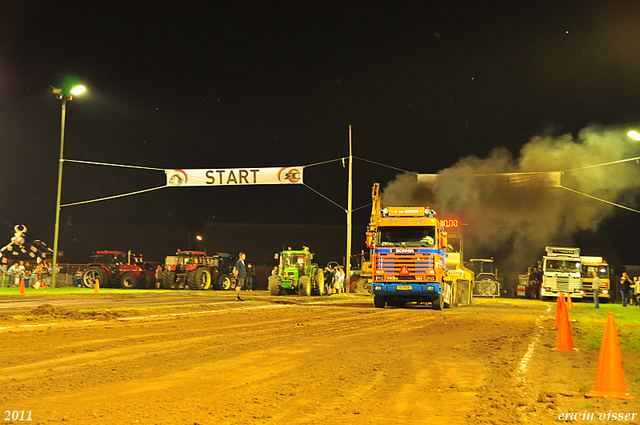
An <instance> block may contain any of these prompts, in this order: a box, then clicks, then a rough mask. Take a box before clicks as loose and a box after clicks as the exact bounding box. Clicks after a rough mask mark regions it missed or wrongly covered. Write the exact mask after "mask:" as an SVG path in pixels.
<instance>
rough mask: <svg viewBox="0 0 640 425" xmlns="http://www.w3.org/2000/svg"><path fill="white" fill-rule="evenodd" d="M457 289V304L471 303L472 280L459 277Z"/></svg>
mask: <svg viewBox="0 0 640 425" xmlns="http://www.w3.org/2000/svg"><path fill="white" fill-rule="evenodd" d="M457 289H458V291H457V297H456V304H466V305H468V304H471V302H472V300H473V293H472V292H473V290H472V288H471V282H470V281H468V280H465V279H458V288H457Z"/></svg>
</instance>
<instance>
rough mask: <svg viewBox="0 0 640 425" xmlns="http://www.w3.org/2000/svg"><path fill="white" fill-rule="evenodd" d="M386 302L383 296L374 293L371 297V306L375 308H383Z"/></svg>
mask: <svg viewBox="0 0 640 425" xmlns="http://www.w3.org/2000/svg"><path fill="white" fill-rule="evenodd" d="M385 304H386V302H385V300H384V297H381V296H378V295H374V297H373V306H374V307H375V308H384V306H385Z"/></svg>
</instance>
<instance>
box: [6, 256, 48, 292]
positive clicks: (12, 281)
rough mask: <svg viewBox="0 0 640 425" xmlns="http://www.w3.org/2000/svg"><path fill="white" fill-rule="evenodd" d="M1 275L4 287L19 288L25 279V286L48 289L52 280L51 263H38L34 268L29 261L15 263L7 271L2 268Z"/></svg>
mask: <svg viewBox="0 0 640 425" xmlns="http://www.w3.org/2000/svg"><path fill="white" fill-rule="evenodd" d="M0 275H2V284H3V285H7V286H13V287H18V286H20V281H21V280H22V279H24V280H25V286H29V287H31V288H36V289H37V288H46V287H47V282H48V281H49V279H51V263H47V264H45V263H37V264H36V265H35V266H33V265H31V263H30V262H28V261H27V262H26V263H25V262H24V261H22V260H20V261H15V262H14V263H13V264H11V266H10V267H9V268H8V269H7V270H6V271H4V270H3V269H1V268H0Z"/></svg>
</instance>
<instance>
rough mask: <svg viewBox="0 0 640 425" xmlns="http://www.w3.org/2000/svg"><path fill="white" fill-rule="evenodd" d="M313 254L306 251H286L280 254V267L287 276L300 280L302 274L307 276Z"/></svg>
mask: <svg viewBox="0 0 640 425" xmlns="http://www.w3.org/2000/svg"><path fill="white" fill-rule="evenodd" d="M312 259H313V254H311V253H309V252H305V251H284V252H283V253H282V255H281V256H280V268H281V269H282V270H283V271H284V275H285V278H286V277H287V276H291V277H293V278H294V279H295V280H298V278H299V277H300V276H307V275H308V270H309V267H311V260H312Z"/></svg>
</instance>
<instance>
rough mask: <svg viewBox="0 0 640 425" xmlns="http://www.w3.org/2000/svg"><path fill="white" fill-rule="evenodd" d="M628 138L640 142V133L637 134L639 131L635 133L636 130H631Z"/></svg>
mask: <svg viewBox="0 0 640 425" xmlns="http://www.w3.org/2000/svg"><path fill="white" fill-rule="evenodd" d="M627 136H629V137H631V138H632V139H633V140H638V141H640V133H638V132H637V131H635V130H630V131H629V132H628V133H627Z"/></svg>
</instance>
